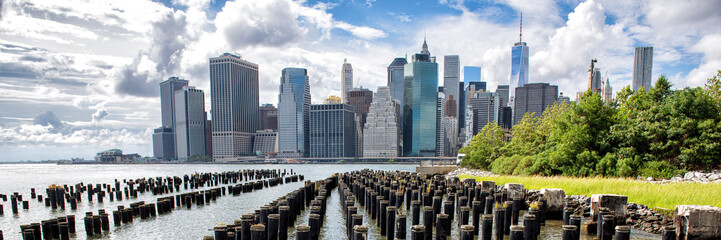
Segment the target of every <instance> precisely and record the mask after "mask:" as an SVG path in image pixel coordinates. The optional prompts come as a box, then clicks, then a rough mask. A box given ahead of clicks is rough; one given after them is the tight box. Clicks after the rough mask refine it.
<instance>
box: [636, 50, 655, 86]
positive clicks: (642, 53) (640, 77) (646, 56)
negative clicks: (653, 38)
mask: <svg viewBox="0 0 721 240" xmlns="http://www.w3.org/2000/svg"><path fill="white" fill-rule="evenodd" d="M652 70H653V47H636V50H635V51H634V60H633V86H632V87H633V91H636V90H638V89H639V88H641V87H643V88H644V89H646V91H648V90H649V89H651V80H652V79H651V74H652Z"/></svg>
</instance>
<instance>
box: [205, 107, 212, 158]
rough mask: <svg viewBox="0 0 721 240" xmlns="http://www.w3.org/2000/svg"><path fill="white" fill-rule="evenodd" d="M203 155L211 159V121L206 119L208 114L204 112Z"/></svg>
mask: <svg viewBox="0 0 721 240" xmlns="http://www.w3.org/2000/svg"><path fill="white" fill-rule="evenodd" d="M205 119H206V120H205V155H206V156H208V158H209V159H211V160H212V159H213V121H211V120H210V119H208V112H207V111H206V112H205Z"/></svg>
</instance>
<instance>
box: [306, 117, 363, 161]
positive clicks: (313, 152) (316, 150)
mask: <svg viewBox="0 0 721 240" xmlns="http://www.w3.org/2000/svg"><path fill="white" fill-rule="evenodd" d="M355 128H356V123H355V113H353V110H352V107H351V106H350V105H348V104H313V105H311V106H310V157H312V158H340V157H355V153H356V151H355V139H356V137H355V133H356V129H355Z"/></svg>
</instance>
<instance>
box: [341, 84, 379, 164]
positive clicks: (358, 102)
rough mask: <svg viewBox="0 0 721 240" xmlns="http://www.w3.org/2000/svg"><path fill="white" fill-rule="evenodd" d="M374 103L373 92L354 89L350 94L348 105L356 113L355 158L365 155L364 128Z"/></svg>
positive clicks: (364, 89)
mask: <svg viewBox="0 0 721 240" xmlns="http://www.w3.org/2000/svg"><path fill="white" fill-rule="evenodd" d="M372 102H373V91H371V90H368V89H366V88H353V89H352V90H350V91H349V92H348V101H347V102H346V104H348V105H350V106H351V109H352V110H353V112H354V113H355V123H356V127H355V129H356V133H355V136H356V139H355V143H356V146H355V150H356V153H355V156H362V155H363V127H364V126H365V123H366V117H367V116H368V111H369V108H370V106H371V103H372Z"/></svg>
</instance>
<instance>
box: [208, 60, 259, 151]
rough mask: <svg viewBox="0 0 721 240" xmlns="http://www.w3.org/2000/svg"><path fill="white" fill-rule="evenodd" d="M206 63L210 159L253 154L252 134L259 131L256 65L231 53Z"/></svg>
mask: <svg viewBox="0 0 721 240" xmlns="http://www.w3.org/2000/svg"><path fill="white" fill-rule="evenodd" d="M209 61H210V105H211V110H210V112H211V115H212V117H213V137H212V138H213V143H212V144H213V158H214V159H215V160H222V159H230V158H235V157H238V156H243V155H248V154H252V151H253V145H252V142H253V141H252V140H253V133H255V131H256V130H258V128H260V117H259V115H258V114H259V112H260V111H259V103H258V102H259V100H258V65H257V64H255V63H251V62H249V61H246V60H244V59H241V58H240V56H237V55H233V54H230V53H224V54H223V55H220V56H218V57H214V58H210V60H209Z"/></svg>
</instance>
